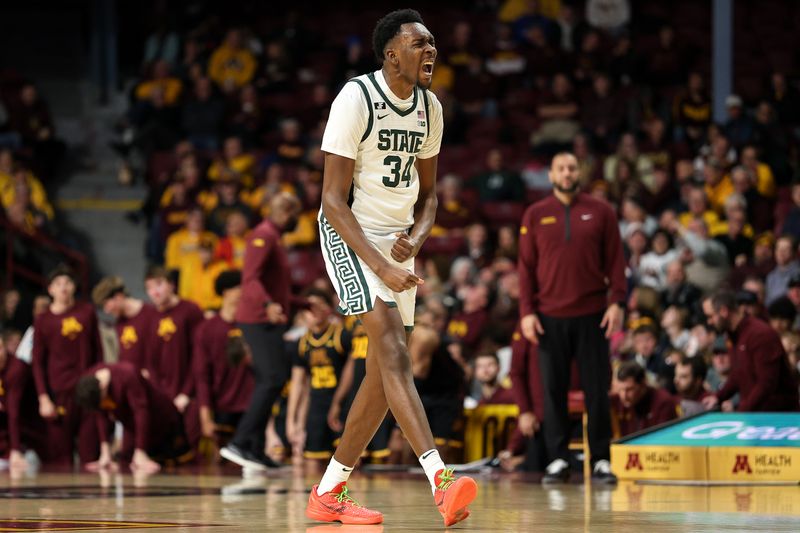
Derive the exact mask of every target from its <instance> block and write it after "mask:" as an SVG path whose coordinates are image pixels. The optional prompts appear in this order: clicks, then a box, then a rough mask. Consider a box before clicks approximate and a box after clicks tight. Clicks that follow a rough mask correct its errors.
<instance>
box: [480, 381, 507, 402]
mask: <svg viewBox="0 0 800 533" xmlns="http://www.w3.org/2000/svg"><path fill="white" fill-rule="evenodd" d="M496 404H511V405H514V393H513V392H511V389H507V388H505V387H503V386H502V385H498V386H497V388H496V389H495V390H494V392H493V393H492V395H491V396H489V397H488V398H483V397H482V398H481V399H480V400H478V405H496Z"/></svg>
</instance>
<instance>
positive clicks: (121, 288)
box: [92, 276, 125, 307]
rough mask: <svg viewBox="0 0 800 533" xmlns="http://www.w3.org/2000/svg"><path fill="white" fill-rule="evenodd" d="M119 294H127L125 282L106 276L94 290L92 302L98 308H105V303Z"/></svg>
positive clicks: (115, 277)
mask: <svg viewBox="0 0 800 533" xmlns="http://www.w3.org/2000/svg"><path fill="white" fill-rule="evenodd" d="M119 293H123V294H124V293H125V282H124V281H123V280H122V278H121V277H119V276H106V277H104V278H103V279H101V280H100V282H99V283H98V284H97V285H95V286H94V289H92V301H93V302H94V305H96V306H97V307H103V304H104V303H106V302H107V301H108V300H110V299H111V298H113V297H114V296H116V295H117V294H119Z"/></svg>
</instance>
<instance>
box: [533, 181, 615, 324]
mask: <svg viewBox="0 0 800 533" xmlns="http://www.w3.org/2000/svg"><path fill="white" fill-rule="evenodd" d="M519 285H520V287H519V289H520V300H519V306H520V315H521V316H526V315H530V314H532V313H540V312H541V313H542V314H545V315H548V316H552V317H557V318H563V317H572V316H582V315H590V314H592V313H597V312H599V311H602V310H603V309H605V308H606V307H607V305H608V304H609V303H610V302H622V301H624V300H625V294H626V284H625V258H624V256H623V253H622V240H621V238H620V235H619V227H618V226H617V217H616V215H615V214H614V211H613V210H612V209H611V207H609V206H608V205H607V204H606V203H604V202H602V201H600V200H597V199H595V198H592V197H591V196H589V195H587V194H583V193H581V194H578V195H576V196H575V198H574V199H573V201H572V204H571V205H564V204H562V203H561V202H560V201H559V200H558V199H557V198H556V197H555V196H549V197H547V198H545V199H544V200H541V201H539V202H536V203H535V204H533V205H532V206H530V207H529V208H528V209H527V211H525V214H524V215H523V217H522V226H521V227H520V238H519ZM609 292H610V293H611V294H610V296H609Z"/></svg>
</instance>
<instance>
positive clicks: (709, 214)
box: [678, 185, 719, 228]
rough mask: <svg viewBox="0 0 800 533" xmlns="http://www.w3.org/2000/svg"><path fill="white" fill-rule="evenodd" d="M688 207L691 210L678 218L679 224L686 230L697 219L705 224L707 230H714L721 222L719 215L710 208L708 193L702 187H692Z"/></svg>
mask: <svg viewBox="0 0 800 533" xmlns="http://www.w3.org/2000/svg"><path fill="white" fill-rule="evenodd" d="M686 205H687V207H688V208H689V210H688V211H685V212H683V213H681V214H680V216H679V217H678V222H680V225H681V226H683V227H684V228H688V227H689V223H691V221H692V220H694V219H697V218H699V219H702V220H703V222H705V224H706V228H713V227H714V226H715V225H716V224H717V223H718V222H719V215H718V214H717V213H716V212H715V211H713V210H711V209H709V208H708V198H707V197H706V191H705V189H703V187H702V186H701V185H694V186H692V188H691V189H690V190H689V195H688V198H687V200H686Z"/></svg>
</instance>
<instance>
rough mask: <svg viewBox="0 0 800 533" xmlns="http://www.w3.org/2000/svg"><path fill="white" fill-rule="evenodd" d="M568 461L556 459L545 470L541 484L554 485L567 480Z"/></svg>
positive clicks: (568, 474) (568, 472)
mask: <svg viewBox="0 0 800 533" xmlns="http://www.w3.org/2000/svg"><path fill="white" fill-rule="evenodd" d="M569 476H570V471H569V463H568V462H566V461H565V460H563V459H556V460H555V461H553V462H552V463H550V464H549V465H547V469H546V470H545V474H544V477H543V478H542V484H543V485H554V484H556V483H567V482H569Z"/></svg>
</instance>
